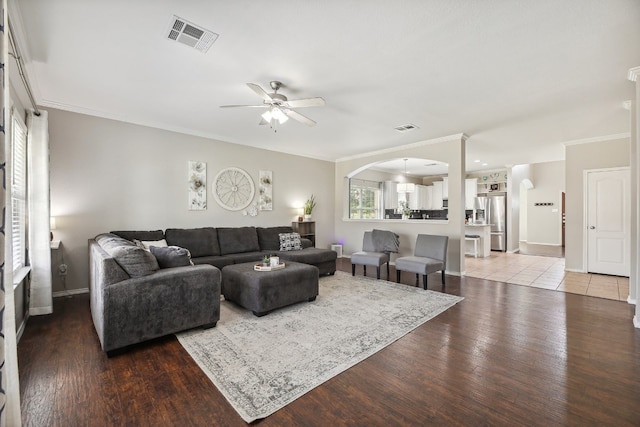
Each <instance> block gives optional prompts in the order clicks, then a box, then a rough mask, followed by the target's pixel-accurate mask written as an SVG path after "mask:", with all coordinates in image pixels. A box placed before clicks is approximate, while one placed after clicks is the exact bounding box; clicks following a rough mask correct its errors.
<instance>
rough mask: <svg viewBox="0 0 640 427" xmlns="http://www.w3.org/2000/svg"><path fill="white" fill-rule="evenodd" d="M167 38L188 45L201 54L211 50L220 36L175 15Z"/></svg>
mask: <svg viewBox="0 0 640 427" xmlns="http://www.w3.org/2000/svg"><path fill="white" fill-rule="evenodd" d="M166 36H167V38H168V39H169V40H173V41H177V42H179V43H182V44H186V45H187V46H190V47H192V48H194V49H197V50H199V51H200V52H206V51H207V50H209V48H210V47H211V45H212V44H213V42H215V41H216V39H217V38H218V34H216V33H214V32H213V31H209V30H207V29H205V28H202V27H200V26H198V25H196V24H194V23H192V22H189V21H187V20H186V19H182V18H180V17H179V16H175V15H173V17H172V18H171V21H170V22H169V28H168V29H167V32H166Z"/></svg>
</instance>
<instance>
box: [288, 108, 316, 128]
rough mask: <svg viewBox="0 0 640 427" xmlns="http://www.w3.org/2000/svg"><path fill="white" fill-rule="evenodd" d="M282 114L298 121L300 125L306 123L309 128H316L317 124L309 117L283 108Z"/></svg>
mask: <svg viewBox="0 0 640 427" xmlns="http://www.w3.org/2000/svg"><path fill="white" fill-rule="evenodd" d="M281 110H282V112H283V113H284V114H285V115H286V116H287V117H289V118H290V119H293V120H297V121H299V122H300V123H304V124H305V125H307V126H315V125H316V122H314V121H313V120H311V119H310V118H309V117H306V116H303V115H302V114H300V113H298V112H297V111H293V110H289V109H288V108H281Z"/></svg>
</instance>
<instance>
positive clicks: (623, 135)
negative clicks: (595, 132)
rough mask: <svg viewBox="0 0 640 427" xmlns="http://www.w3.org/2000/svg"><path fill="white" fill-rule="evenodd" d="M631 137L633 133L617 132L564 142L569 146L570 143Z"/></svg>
mask: <svg viewBox="0 0 640 427" xmlns="http://www.w3.org/2000/svg"><path fill="white" fill-rule="evenodd" d="M625 138H631V133H629V132H625V133H616V134H613V135H604V136H596V137H593V138H585V139H574V140H573V141H565V142H563V143H562V144H563V145H564V146H565V147H567V146H570V145H580V144H591V143H592V142H606V141H615V140H617V139H625Z"/></svg>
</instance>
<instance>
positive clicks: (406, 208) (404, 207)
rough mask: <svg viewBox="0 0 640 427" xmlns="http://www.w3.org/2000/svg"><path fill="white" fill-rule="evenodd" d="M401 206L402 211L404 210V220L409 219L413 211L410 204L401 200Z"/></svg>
mask: <svg viewBox="0 0 640 427" xmlns="http://www.w3.org/2000/svg"><path fill="white" fill-rule="evenodd" d="M399 205H400V209H401V210H402V219H408V218H409V215H411V209H410V208H409V204H408V203H407V202H406V201H404V200H401V201H400V203H399Z"/></svg>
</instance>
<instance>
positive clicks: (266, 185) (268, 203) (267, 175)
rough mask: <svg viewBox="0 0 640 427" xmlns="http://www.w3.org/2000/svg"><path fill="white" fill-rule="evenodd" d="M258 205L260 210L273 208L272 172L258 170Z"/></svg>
mask: <svg viewBox="0 0 640 427" xmlns="http://www.w3.org/2000/svg"><path fill="white" fill-rule="evenodd" d="M259 193H260V195H259V199H258V206H259V208H260V210H261V211H270V210H272V209H273V172H272V171H260V180H259Z"/></svg>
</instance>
